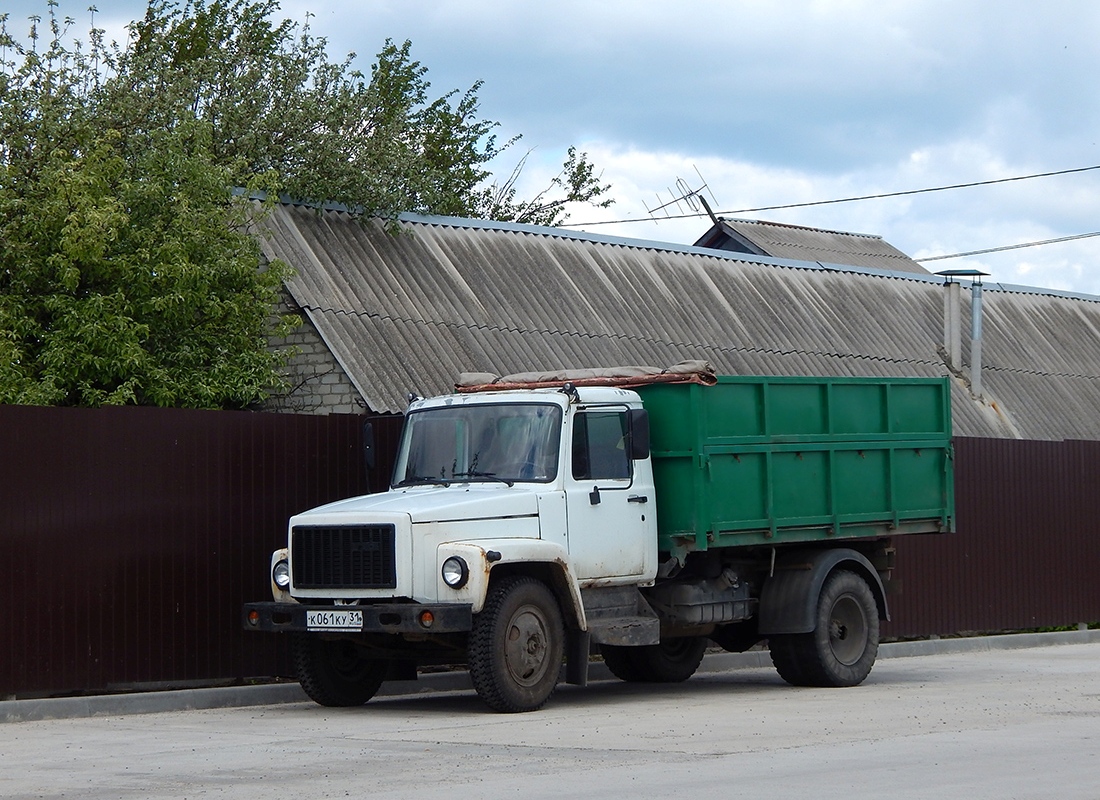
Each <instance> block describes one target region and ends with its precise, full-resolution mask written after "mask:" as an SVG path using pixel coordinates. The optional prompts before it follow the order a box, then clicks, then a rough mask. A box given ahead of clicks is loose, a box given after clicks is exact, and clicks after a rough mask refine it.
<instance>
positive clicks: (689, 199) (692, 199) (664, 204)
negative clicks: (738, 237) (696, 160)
mask: <svg viewBox="0 0 1100 800" xmlns="http://www.w3.org/2000/svg"><path fill="white" fill-rule="evenodd" d="M691 168H692V169H694V170H695V174H696V175H698V176H699V183H700V186H699V188H698V189H692V188H691V185H690V184H689V183H688V182H687V181H685V180H684V179H683V178H677V179H676V184H675V185H676V189H675V191H674V190H673V189H672V188H669V190H668V193H669V195H670V197H671V198H672V199H671V200H668V201H666V200H664V198H662V197H661V195H660V193H659V192H658V193H657V205H656V206H654V207H653V208H650V207H649V205H648V204H647V205H646V207H645V210H646V211H647V212H648V213H649V216H651V217H656V216H657V212H659V211H663V212H664V213H665V216H666V217H670V216H671V214H669V212H668V210H669V208H671V207H672V206H675V207H676V210H677V211H679V212H680V213H681V214H683V213H684V208H685V207H686V208H688V209H689V210H690V212H691V213H693V214H699V213H701V212H700V210H699V207H700V206H702V210H703V211H704V212H706V215H707V216H708V217H710V221H711V222H713V223H714V224H715V225H717V224H718V217H716V216H715V215H714V212H713V211H712V210H711V208H710V203H708V202H707V198H706V197H704V196H703V190H704V189H705V190H706V191H707V192H710V197H711V199H712V200H714V203H715V205H717V204H718V198H716V197H715V196H714V192H711V191H710V187H709V186H707V182H706V180H704V179H703V175H702V173H700V172H699V169H698V167H696V166H695V165H694V164H692V165H691Z"/></svg>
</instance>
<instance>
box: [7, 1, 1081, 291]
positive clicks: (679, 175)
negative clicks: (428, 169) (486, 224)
mask: <svg viewBox="0 0 1100 800" xmlns="http://www.w3.org/2000/svg"><path fill="white" fill-rule="evenodd" d="M87 7H88V3H87V2H86V0H85V1H84V2H80V3H74V2H71V0H60V8H59V11H60V13H61V14H62V15H68V16H72V17H74V18H76V20H77V27H79V26H81V25H84V27H86V24H85V23H84V22H83V21H84V20H85V19H86V18H87V16H88V14H87V11H86V10H85V9H86V8H87ZM96 7H97V9H98V12H97V14H96V17H95V19H96V24H97V25H99V26H102V27H105V28H106V29H107V31H108V35H109V37H113V38H120V39H121V37H123V36H124V35H125V33H124V26H125V24H126V22H127V21H129V20H131V19H134V18H137V17H140V16H141V15H142V13H143V11H144V7H145V4H144V2H142V0H98V2H97V3H96ZM45 8H46V3H45V0H7V1H6V2H5V3H4V7H3V8H0V12H2V11H3V10H7V12H8V13H9V22H8V25H9V27H10V28H11V29H12V30H13V32H15V31H16V30H18V24H19V22H20V21H21V20H25V19H26V17H27V16H28V15H30V14H35V13H38V14H44V13H45ZM280 14H281V16H282V17H285V18H288V19H291V20H294V21H297V22H305V21H306V20H307V18H308V19H309V24H310V26H311V28H312V31H313V33H314V34H316V35H320V36H324V37H326V38H327V39H328V45H329V53H330V56H331V58H332V59H333V60H340V59H342V58H343V57H344V56H345V55H347V54H348V53H350V52H354V53H356V54H357V57H356V59H355V61H354V62H353V63H354V65H355V66H356V67H358V68H359V69H362V70H363V71H364V72H368V71H369V68H370V64H371V63H372V62H373V59H374V55H375V54H376V53H377V52H378V51H379V50H380V49H381V48H382V45H383V43H384V42H385V40H386V39H387V38H389V39H393V40H395V41H397V42H402V41H404V40H406V39H408V40H411V42H412V54H413V57H414V58H416V59H417V60H419V61H420V62H421V63H422V64H423V65H424V66H425V67H427V69H428V73H427V77H428V79H429V80H430V81H431V83H432V91H433V93H434V94H442V93H444V92H446V91H449V90H452V89H457V90H459V91H460V92H461V91H464V90H466V89H467V88H469V87H470V86H471V85H473V84H474V83H475V82H476V81H483V82H484V83H483V85H482V87H481V89H480V90H479V92H478V96H479V97H480V100H481V106H480V112H481V116H482V117H484V118H488V119H492V120H496V121H498V122H500V124H501V125H500V128H499V131H498V133H499V136H500V138H501V139H505V138H508V137H510V136H512V135H516V134H521V135H522V139H521V140H520V142H519V143H517V144H516V145H515V146H513V147H512V148H511V149H510V150H508V151H506V153H505V154H504V155H503V156H501V158H500V159H499V161H498V162H497V163H495V164H493V165H492V166H493V168H494V171H495V172H496V174H497V175H498V177H500V178H501V179H503V178H506V177H507V176H508V174H509V173H510V172H511V171H512V169H513V167H514V166H515V165H516V163H517V162H518V161H519V160H520V159H521V158H522V157H523V156H524V154H526V153H528V152H529V156H528V160H527V163H526V165H525V168H524V170H523V173H522V175H521V180H520V195H521V196H523V195H528V196H529V195H533V194H534V193H535V192H537V191H538V190H540V189H542V188H543V187H544V186H545V185H547V184H548V182H549V181H550V179H551V178H552V177H553V176H554V175H555V174H556V173H557V171H558V169H559V168H560V165H561V163H562V161H563V160H564V158H565V154H566V150H567V148H568V147H570V146H576V147H577V149H578V150H579V151H581V152H584V153H587V154H588V156H589V158H590V159H591V160H592V161H593V162H594V163H595V164H596V166H597V168H598V170H599V171H601V172H602V178H603V180H604V181H605V182H608V183H610V184H611V186H612V189H611V192H610V195H611V196H612V197H613V198H614V199H615V203H614V205H612V206H611V207H610V208H608V209H595V208H591V207H575V208H573V209H571V211H570V219H569V220H568V224H569V225H570V226H571V227H574V229H576V230H583V231H588V232H591V233H599V234H604V235H610V236H621V237H628V238H633V239H644V240H651V241H661V242H670V243H675V244H691V243H693V242H694V241H695V240H696V239H697V238H698V237H699V236H701V235H702V234H703V233H704V232H705V231H706V230H707V229H708V228H709V227H710V221H709V220H708V219H707V217H706V216H688V217H686V218H685V217H683V215H692V214H697V213H698V214H701V213H702V209H701V207H699V206H698V204H694V207H693V205H692V204H690V203H688V202H684V201H681V202H678V203H677V202H672V201H674V200H676V199H677V198H679V197H680V196H682V195H683V194H684V193H685V190H687V191H690V190H702V192H703V193H704V196H705V197H706V199H707V202H708V203H710V205H711V207H712V208H713V209H714V210H715V211H716V212H718V213H719V215H724V216H729V217H734V218H742V219H764V220H771V221H777V222H786V223H791V224H796V225H805V226H810V227H816V228H825V229H829V230H842V231H852V232H856V233H864V234H873V235H877V236H881V237H883V238H884V239H885V240H886V241H888V242H890V243H891V244H892V245H894V246H895V247H897V248H899V249H900V250H902V251H903V252H905V253H907V254H908V255H910V256H911V257H913V258H916V259H918V260H919V259H921V258H926V257H931V256H937V255H949V254H956V253H962V252H970V251H974V250H984V249H989V248H998V247H1005V246H1008V245H1015V244H1021V243H1028V242H1037V241H1044V240H1048V239H1060V238H1063V237H1072V236H1079V235H1081V234H1087V233H1095V232H1100V169H1086V168H1088V167H1096V166H1098V165H1100V146H1098V143H1100V91H1098V90H1097V89H1096V76H1097V75H1100V47H1097V46H1096V41H1097V38H1098V36H1100V3H1098V2H1095V1H1094V0H1047V2H1043V3H1036V2H1034V1H1033V0H997V2H989V0H920V1H919V2H918V1H917V0H912V1H909V0H890V2H883V0H782V2H780V1H779V0H774V2H765V1H764V0H756V1H755V2H749V0H725V1H722V0H676V2H671V1H667V2H656V1H655V0H630V1H629V2H628V1H627V0H555V2H553V3H547V2H540V1H538V0H430V1H429V0H359V1H358V2H354V1H353V0H326V2H323V3H317V2H308V1H307V0H282V2H281V9H280ZM1068 170H1080V171H1076V172H1071V173H1067V174H1062V175H1054V176H1049V177H1043V178H1029V179H1027V180H1015V181H1009V182H1003V183H995V184H989V185H984V186H977V187H972V188H964V189H953V190H950V191H936V192H925V193H920V194H908V195H903V196H895V197H889V198H882V199H873V200H860V201H855V202H843V203H832V204H827V205H808V206H803V207H799V208H790V209H773V210H767V211H757V212H750V211H746V209H756V208H760V207H765V206H780V205H791V204H804V203H815V202H820V201H828V200H837V199H843V198H850V197H862V196H866V195H879V194H893V193H898V192H907V191H912V190H920V189H930V188H936V187H942V186H949V185H956V184H969V183H980V182H986V181H997V180H1001V179H1006V178H1017V177H1023V176H1029V175H1036V174H1040V173H1051V172H1063V171H1068ZM704 187H705V188H704ZM665 204H669V205H667V206H666V208H665V209H664V210H662V211H659V212H657V213H656V214H655V213H652V212H651V210H652V209H655V208H657V207H658V206H661V205H665ZM665 215H668V216H665ZM654 216H656V217H658V219H657V220H653V219H651V218H652V217H654ZM669 217H680V218H669ZM925 266H926V268H928V269H929V270H931V271H933V272H935V271H939V270H944V269H978V270H981V271H983V272H986V273H989V277H988V278H986V279H985V280H986V282H987V283H989V282H998V283H1005V284H1017V285H1025V286H1035V287H1042V288H1049V289H1058V290H1064V291H1071V292H1079V293H1086V294H1095V295H1100V236H1098V237H1090V238H1080V239H1076V240H1073V241H1066V242H1061V243H1056V244H1047V245H1043V246H1035V247H1027V248H1021V249H1012V250H1006V251H1003V252H999V253H994V254H985V255H978V256H971V257H967V258H953V259H945V260H938V261H930V262H928V263H926V264H925Z"/></svg>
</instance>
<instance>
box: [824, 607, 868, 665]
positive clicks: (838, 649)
mask: <svg viewBox="0 0 1100 800" xmlns="http://www.w3.org/2000/svg"><path fill="white" fill-rule="evenodd" d="M829 647H830V648H832V651H833V655H834V656H835V657H836V660H837V661H839V662H840V663H841V664H844V665H845V666H851V665H852V664H855V663H856V662H857V661H859V660H860V659H861V658H862V657H863V653H864V651H865V650H866V649H867V618H866V616H864V613H863V606H861V605H860V603H859V601H858V600H857V599H856V598H855V597H852V596H851V595H844V596H843V597H839V598H837V601H836V603H834V604H833V610H832V613H831V614H830V615H829Z"/></svg>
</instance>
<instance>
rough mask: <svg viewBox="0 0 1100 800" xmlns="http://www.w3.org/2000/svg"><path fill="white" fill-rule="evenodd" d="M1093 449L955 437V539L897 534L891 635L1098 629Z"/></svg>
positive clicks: (1097, 499)
mask: <svg viewBox="0 0 1100 800" xmlns="http://www.w3.org/2000/svg"><path fill="white" fill-rule="evenodd" d="M1098 479H1100V442H1092V441H1087V442H1086V441H1066V442H1047V441H1016V440H1007V439H969V438H957V439H956V440H955V495H956V502H957V511H958V524H957V529H958V530H957V532H956V533H953V534H945V535H937V536H910V537H899V538H898V539H897V540H896V541H895V546H896V547H897V551H898V555H897V563H898V568H897V570H895V577H896V578H897V579H898V583H899V584H900V589H901V591H900V592H899V593H898V594H895V595H893V596H892V597H891V600H890V603H891V612H892V617H893V619H892V621H891V622H890V623H888V624H887V625H886V626H885V627H884V631H883V632H884V634H885V635H888V636H897V637H905V636H927V635H930V634H950V633H961V632H984V631H997V630H1024V629H1029V628H1043V627H1054V626H1062V625H1072V624H1074V623H1082V622H1085V623H1095V622H1100V493H1098V492H1097V481H1098Z"/></svg>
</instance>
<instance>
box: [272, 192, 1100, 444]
mask: <svg viewBox="0 0 1100 800" xmlns="http://www.w3.org/2000/svg"><path fill="white" fill-rule="evenodd" d="M265 227H266V228H267V229H268V232H267V235H265V236H263V237H262V240H261V241H262V247H263V249H264V252H265V254H266V255H267V256H268V257H269V258H280V259H283V260H284V261H286V262H288V263H289V264H290V265H291V266H292V267H294V269H295V270H296V271H297V275H296V276H295V277H294V278H292V279H291V280H290V281H289V282H288V288H289V290H290V292H291V294H292V296H293V297H294V299H295V300H296V301H297V303H298V304H299V305H300V306H301V307H302V309H303V310H304V312H305V313H306V315H307V316H308V318H309V319H310V321H311V322H312V323H313V324H314V325H315V326H316V328H317V330H318V331H319V332H320V334H321V336H322V337H323V339H324V340H325V342H326V343H327V344H328V345H329V347H330V348H331V349H332V351H333V353H334V354H335V355H336V357H337V359H338V360H339V362H340V363H341V365H342V366H343V368H344V369H345V371H346V372H347V373H348V375H349V377H350V378H351V380H352V381H353V382H354V383H355V385H356V387H357V389H358V390H359V391H360V393H361V394H362V395H363V398H364V399H365V400H366V402H367V403H368V405H369V406H370V407H371V408H372V409H373V410H375V411H379V412H385V411H401V410H403V409H404V407H405V405H406V401H405V396H406V393H407V392H408V391H416V392H417V393H419V394H421V395H427V394H436V393H445V392H449V391H451V390H452V388H453V383H454V380H455V379H456V378H457V376H458V375H459V373H461V372H466V371H479V372H494V373H498V374H508V373H513V372H521V371H528V370H549V369H566V368H584V367H595V366H610V365H618V364H649V365H655V366H667V365H669V364H673V363H676V362H679V361H681V360H684V359H689V358H690V359H705V360H707V361H709V362H710V363H711V364H712V365H714V367H715V369H716V370H717V371H718V372H719V373H725V374H772V375H798V374H808V375H853V376H854V375H870V376H874V375H879V376H904V375H926V376H937V375H946V374H948V371H947V368H946V367H945V365H944V360H943V357H942V355H941V353H942V341H943V305H944V304H943V293H944V289H943V285H942V281H941V279H940V278H938V277H933V276H928V275H916V274H911V273H905V272H884V271H878V270H869V269H861V268H849V267H839V266H836V265H832V264H821V263H813V262H798V261H783V260H779V259H775V258H769V257H766V256H745V255H738V254H733V253H728V252H723V251H715V250H704V249H702V248H696V247H685V246H676V245H662V244H657V243H652V242H637V241H632V240H625V239H614V238H611V237H602V236H592V235H587V234H580V233H575V232H568V231H561V230H558V229H549V228H534V227H529V226H517V225H507V224H501V223H486V222H475V221H470V220H456V219H448V218H418V217H404V218H403V221H402V223H401V228H402V230H403V233H402V234H401V235H392V234H390V233H387V232H386V231H385V230H384V229H383V228H382V226H381V224H380V223H379V222H377V221H366V222H361V221H359V220H357V219H356V218H354V217H352V216H351V215H349V214H346V213H343V212H340V211H326V212H325V213H324V214H320V213H318V212H317V211H316V210H313V209H310V208H307V207H304V206H292V205H281V206H278V207H277V208H276V210H275V211H274V213H273V214H272V216H271V217H269V218H268V219H267V221H266V222H265ZM963 298H964V302H963V311H962V313H963V315H964V320H963V322H962V329H963V331H964V332H965V331H968V330H969V293H968V292H967V291H966V290H965V289H964V291H963ZM1097 300H1098V298H1091V299H1090V298H1083V297H1074V296H1066V295H1063V294H1056V293H1044V292H1040V291H1037V290H1027V289H1021V288H1019V287H1000V286H998V285H997V284H986V287H985V293H984V303H985V309H986V315H985V326H984V341H983V361H984V362H985V364H986V367H987V369H986V370H985V371H984V372H983V384H984V389H985V395H986V397H987V402H986V403H980V402H976V401H974V400H972V399H971V397H970V394H969V391H968V390H967V388H966V384H965V382H964V381H963V380H962V379H960V378H959V377H957V376H956V378H955V380H954V381H953V385H954V390H953V398H952V399H953V403H954V409H955V430H956V432H957V433H959V434H962V435H968V436H992V437H1017V436H1018V437H1022V438H1026V439H1062V438H1080V439H1100V414H1097V413H1096V409H1098V408H1100V302H1097ZM968 349H969V348H968V347H964V362H966V361H968V358H969V357H968Z"/></svg>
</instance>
